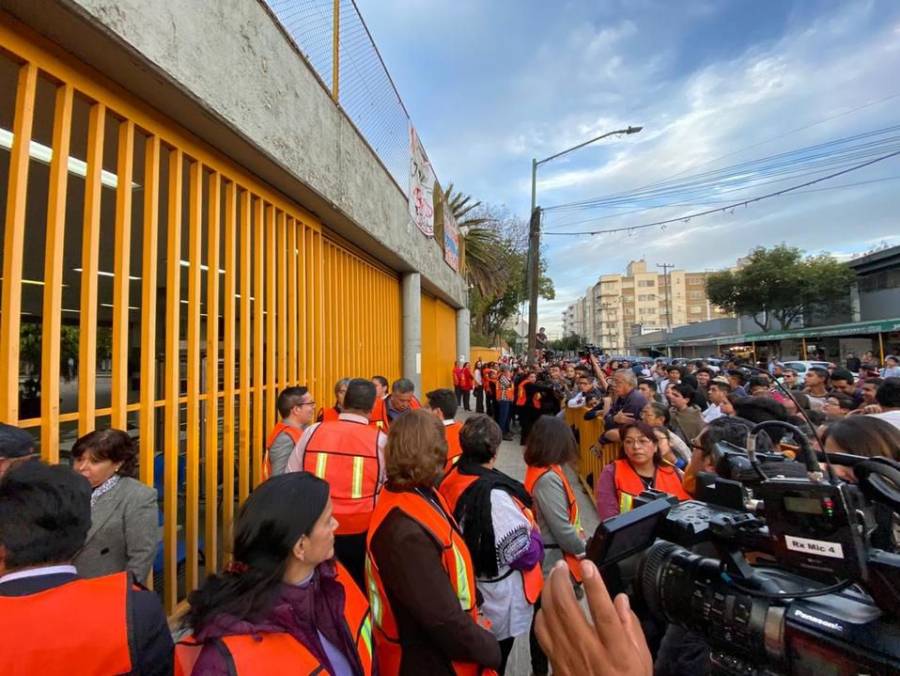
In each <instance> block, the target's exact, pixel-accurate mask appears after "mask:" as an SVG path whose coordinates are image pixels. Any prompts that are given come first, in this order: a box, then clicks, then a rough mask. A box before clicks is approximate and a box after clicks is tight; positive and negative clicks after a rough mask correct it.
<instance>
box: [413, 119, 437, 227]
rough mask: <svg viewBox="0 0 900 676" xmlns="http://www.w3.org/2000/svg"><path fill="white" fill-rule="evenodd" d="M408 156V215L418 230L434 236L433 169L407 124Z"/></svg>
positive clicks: (417, 138) (414, 133) (414, 132)
mask: <svg viewBox="0 0 900 676" xmlns="http://www.w3.org/2000/svg"><path fill="white" fill-rule="evenodd" d="M409 156H410V162H409V215H410V217H411V218H412V219H413V220H414V221H415V222H416V225H417V226H418V228H419V230H421V231H422V232H423V233H424V234H425V235H426V236H428V237H434V170H432V168H431V162H429V161H428V156H427V155H426V154H425V149H424V148H423V147H422V144H421V143H420V142H419V135H418V134H416V129H415V127H413V126H412V125H409Z"/></svg>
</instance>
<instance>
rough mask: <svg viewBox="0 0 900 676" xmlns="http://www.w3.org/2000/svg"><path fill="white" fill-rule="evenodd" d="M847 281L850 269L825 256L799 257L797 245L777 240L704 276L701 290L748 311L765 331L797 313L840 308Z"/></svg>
mask: <svg viewBox="0 0 900 676" xmlns="http://www.w3.org/2000/svg"><path fill="white" fill-rule="evenodd" d="M853 280H854V273H853V270H851V269H850V268H849V267H848V266H847V265H846V264H844V263H840V262H838V261H837V260H835V259H834V258H833V257H832V256H830V255H827V254H823V255H819V256H811V257H807V258H804V257H803V252H802V251H801V250H800V249H798V248H796V247H788V246H786V245H784V244H780V245H778V246H775V247H772V248H771V249H766V248H765V247H758V248H756V249H754V250H753V251H751V252H750V255H749V256H748V257H747V259H746V261H745V263H744V265H742V266H741V267H740V268H738V269H737V270H734V271H732V270H724V271H722V272H714V273H712V274H710V275H709V276H708V277H707V279H706V292H707V295H708V296H709V300H710V301H711V302H712V303H714V304H716V305H718V306H720V307H722V308H724V309H725V310H728V311H729V312H733V313H734V314H738V315H750V316H751V317H753V321H754V322H756V324H757V326H759V328H760V329H762V330H763V331H768V330H769V329H770V328H772V320H773V319H776V320H778V322H779V323H780V324H781V326H782V327H783V328H791V326H792V325H793V324H794V322H795V321H796V320H797V319H798V318H800V317H801V316H804V315H805V316H807V317H809V316H812V315H814V314H817V313H818V314H821V313H825V314H827V313H829V312H834V311H838V310H840V309H842V308H843V307H845V306H846V304H847V303H848V302H849V301H848V294H849V290H850V285H851V284H852V283H853Z"/></svg>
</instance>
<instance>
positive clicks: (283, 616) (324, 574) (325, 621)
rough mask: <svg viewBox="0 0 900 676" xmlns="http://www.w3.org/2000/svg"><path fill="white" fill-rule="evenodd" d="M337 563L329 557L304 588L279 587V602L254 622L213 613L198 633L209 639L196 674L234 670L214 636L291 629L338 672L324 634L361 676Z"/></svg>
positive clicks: (212, 675)
mask: <svg viewBox="0 0 900 676" xmlns="http://www.w3.org/2000/svg"><path fill="white" fill-rule="evenodd" d="M336 575H337V568H336V566H335V564H334V561H333V560H332V561H325V562H324V563H322V564H320V565H319V567H318V568H316V571H315V573H314V574H313V579H312V582H311V583H310V584H308V585H305V586H302V587H301V586H294V585H287V584H283V585H281V590H280V592H279V594H278V597H277V598H276V600H275V603H274V604H273V605H272V607H271V608H270V609H269V611H268V612H267V613H266V614H265V617H262V618H259V619H256V620H246V619H239V618H236V617H233V616H229V615H220V616H218V617H215V618H214V619H213V620H212V622H210V623H208V624H206V625H205V626H203V627H202V628H201V629H200V630H199V631H197V632H196V638H197V640H198V641H200V642H201V643H205V644H206V645H204V647H203V649H202V651H201V652H200V657H199V658H198V660H197V662H196V664H195V665H194V671H193V673H194V674H199V675H202V676H219V675H221V676H226V675H227V674H230V673H232V672H231V670H230V669H229V664H228V659H227V658H226V657H225V656H224V655H223V654H222V653H221V652H220V651H219V650H218V649H217V647H216V641H215V639H218V638H221V637H223V636H232V635H235V634H263V633H282V632H284V633H288V634H290V635H291V636H293V637H294V638H295V639H297V640H298V641H299V642H300V643H302V644H303V646H304V647H305V648H306V649H307V650H309V651H310V652H311V653H312V654H313V655H315V656H316V659H318V660H319V661H320V662H321V664H322V666H323V667H324V668H325V669H327V670H328V673H329V674H333V673H334V670H333V668H332V666H331V663H330V661H329V659H328V656H327V655H326V653H325V649H324V648H323V647H322V642H321V641H320V640H319V634H320V633H321V634H322V635H323V636H324V637H325V638H326V639H327V640H328V641H329V642H330V643H331V644H332V645H333V646H334V647H335V648H337V649H338V650H340V651H341V652H342V653H343V655H344V657H345V658H346V659H347V661H348V662H349V663H350V665H351V666H352V667H353V670H354V672H355V673H357V674H362V673H363V670H362V663H361V662H360V659H359V655H358V654H357V652H356V644H355V641H354V637H353V636H351V635H350V630H349V629H348V627H347V623H346V622H345V621H344V600H345V593H344V588H343V587H342V586H341V585H340V583H338V582H337V580H336V579H335V577H336Z"/></svg>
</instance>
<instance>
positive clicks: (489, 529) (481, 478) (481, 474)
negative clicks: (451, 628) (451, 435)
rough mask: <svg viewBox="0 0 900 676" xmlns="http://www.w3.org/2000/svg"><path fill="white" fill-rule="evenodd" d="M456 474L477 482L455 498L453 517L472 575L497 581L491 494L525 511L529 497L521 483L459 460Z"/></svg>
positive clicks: (528, 503)
mask: <svg viewBox="0 0 900 676" xmlns="http://www.w3.org/2000/svg"><path fill="white" fill-rule="evenodd" d="M457 468H458V470H457V471H458V472H459V473H460V474H467V475H470V476H471V475H475V476H477V477H478V480H477V481H475V482H474V483H473V484H472V485H471V486H469V487H468V488H467V489H466V490H465V491H464V492H463V494H462V495H461V496H460V497H459V501H458V502H457V503H456V509H455V510H454V513H453V516H454V517H456V521H457V523H458V524H459V527H460V529H461V530H462V533H463V539H464V540H465V541H466V545H467V546H468V548H469V552H470V553H471V554H472V565H473V566H474V568H475V574H476V575H477V576H478V577H482V578H485V577H486V578H494V577H497V574H498V569H497V549H496V544H495V535H494V521H493V518H492V517H491V491H492V490H494V489H495V488H496V489H499V490H502V491H506V492H507V493H509V495H511V496H512V497H514V498H516V499H517V500H518V501H519V502H521V503H522V504H523V505H525V506H526V507H529V508H530V507H531V496H530V495H528V492H527V491H526V490H525V486H523V485H522V484H521V483H519V482H518V481H516V480H515V479H513V478H512V477H509V476H507V475H505V474H504V473H503V472H500V471H499V470H496V469H486V468H484V467H482V466H481V465H479V464H477V463H474V462H470V461H467V460H466V459H465V457H463V458H461V459H460V461H459V464H458V465H457Z"/></svg>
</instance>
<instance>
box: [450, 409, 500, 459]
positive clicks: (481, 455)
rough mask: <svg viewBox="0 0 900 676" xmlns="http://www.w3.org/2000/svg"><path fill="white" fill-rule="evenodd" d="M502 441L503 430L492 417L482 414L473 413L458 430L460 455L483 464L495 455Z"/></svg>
mask: <svg viewBox="0 0 900 676" xmlns="http://www.w3.org/2000/svg"><path fill="white" fill-rule="evenodd" d="M502 441H503V432H502V431H501V429H500V425H498V424H497V423H496V422H495V421H494V419H493V418H491V417H489V416H486V415H484V414H479V415H474V416H472V417H471V418H469V419H468V420H466V422H465V424H464V425H463V426H462V429H461V430H460V431H459V445H460V447H461V448H462V457H463V458H465V459H466V460H471V461H472V462H474V463H477V464H479V465H483V464H485V463H486V462H490V461H491V458H493V457H494V456H495V455H497V449H498V448H500V443H501V442H502Z"/></svg>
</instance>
